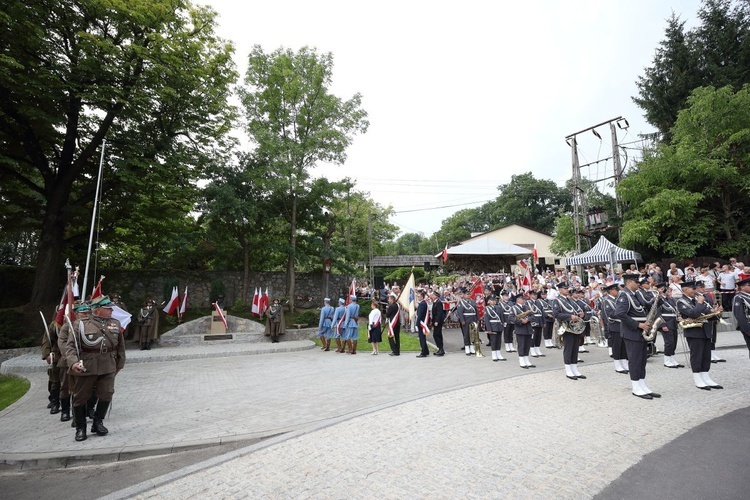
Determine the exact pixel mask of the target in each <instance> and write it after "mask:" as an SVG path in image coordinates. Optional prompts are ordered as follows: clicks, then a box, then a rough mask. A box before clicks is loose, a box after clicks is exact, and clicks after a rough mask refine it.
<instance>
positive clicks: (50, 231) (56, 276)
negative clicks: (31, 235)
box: [29, 188, 83, 310]
mask: <svg viewBox="0 0 750 500" xmlns="http://www.w3.org/2000/svg"><path fill="white" fill-rule="evenodd" d="M50 191H51V194H50V195H49V196H48V198H47V199H48V202H47V210H46V212H45V214H44V220H43V222H42V228H41V231H40V233H39V245H38V247H37V263H36V273H35V274H34V287H33V288H32V290H31V300H30V302H29V308H30V309H32V310H33V309H37V308H39V306H41V305H44V304H51V303H55V302H56V301H57V299H58V298H59V297H60V293H61V292H62V290H63V287H64V286H65V270H64V269H63V268H62V265H61V264H62V258H61V255H60V254H61V252H62V244H63V239H64V236H65V223H64V221H63V220H62V216H61V214H62V211H63V207H64V206H65V203H66V202H67V199H68V193H69V191H70V189H69V188H67V189H64V188H58V189H56V190H50ZM71 264H72V265H73V267H75V266H76V265H82V264H83V263H82V262H71Z"/></svg>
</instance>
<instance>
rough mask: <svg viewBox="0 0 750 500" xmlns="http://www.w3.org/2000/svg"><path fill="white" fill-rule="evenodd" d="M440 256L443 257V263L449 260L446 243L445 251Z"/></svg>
mask: <svg viewBox="0 0 750 500" xmlns="http://www.w3.org/2000/svg"><path fill="white" fill-rule="evenodd" d="M440 256H441V257H442V259H443V264H445V263H446V262H448V245H445V248H443V253H442V254H441V255H440Z"/></svg>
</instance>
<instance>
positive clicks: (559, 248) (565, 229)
mask: <svg viewBox="0 0 750 500" xmlns="http://www.w3.org/2000/svg"><path fill="white" fill-rule="evenodd" d="M573 220H574V219H573V215H572V214H560V215H559V216H558V217H557V219H555V232H554V235H553V237H552V243H550V246H549V249H550V251H551V252H552V253H554V254H555V255H573V254H574V253H575V252H576V232H575V227H574V224H573ZM579 227H583V219H580V220H579Z"/></svg>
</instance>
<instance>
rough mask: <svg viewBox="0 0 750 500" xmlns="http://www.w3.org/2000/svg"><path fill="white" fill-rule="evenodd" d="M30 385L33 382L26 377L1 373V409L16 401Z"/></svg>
mask: <svg viewBox="0 0 750 500" xmlns="http://www.w3.org/2000/svg"><path fill="white" fill-rule="evenodd" d="M29 387H31V384H30V383H29V381H28V380H26V379H25V378H19V377H11V376H8V375H0V410H3V409H5V408H7V407H8V406H10V405H12V404H13V403H15V402H16V401H17V400H18V399H19V398H20V397H21V396H23V395H24V394H26V391H28V390H29Z"/></svg>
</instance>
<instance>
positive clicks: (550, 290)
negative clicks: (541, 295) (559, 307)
mask: <svg viewBox="0 0 750 500" xmlns="http://www.w3.org/2000/svg"><path fill="white" fill-rule="evenodd" d="M559 296H560V292H558V291H557V289H556V288H554V287H553V286H552V283H547V301H548V302H549V303H550V304H551V303H552V301H553V300H555V299H557V297H559Z"/></svg>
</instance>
